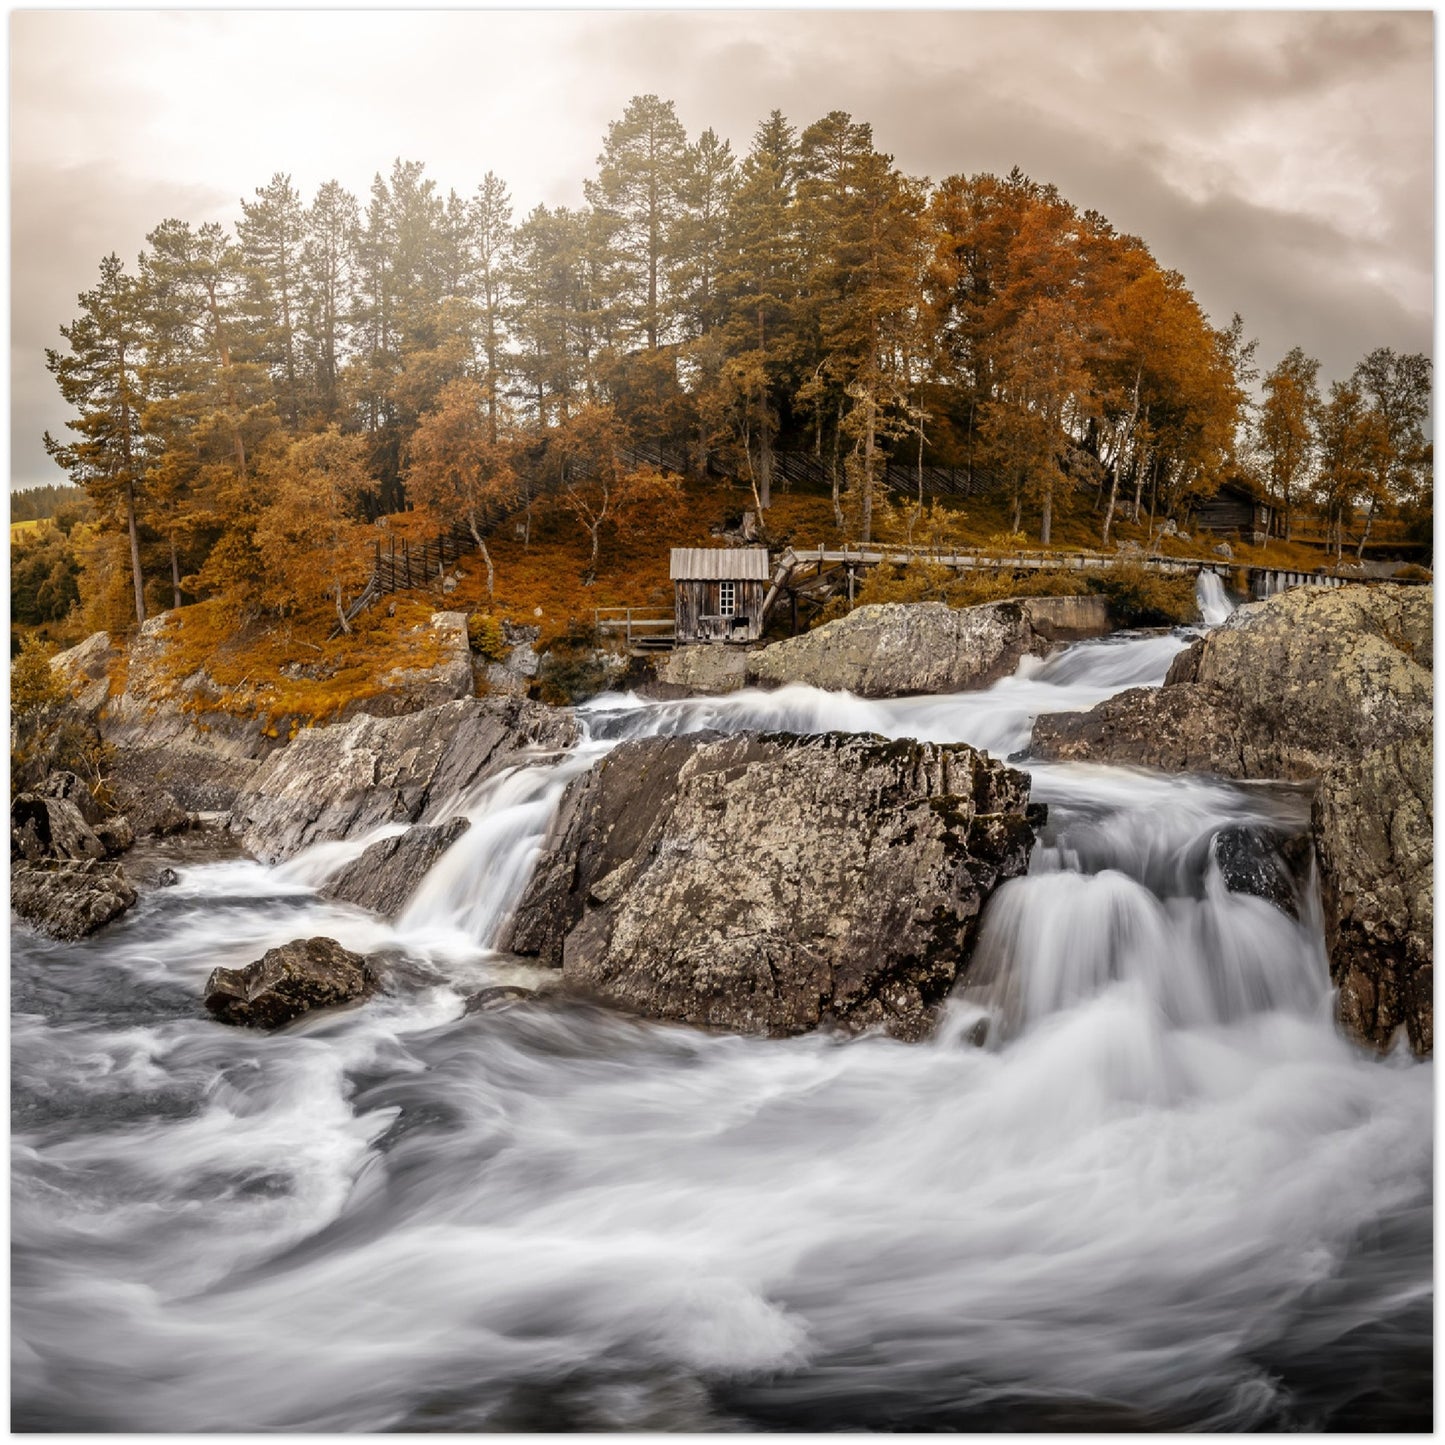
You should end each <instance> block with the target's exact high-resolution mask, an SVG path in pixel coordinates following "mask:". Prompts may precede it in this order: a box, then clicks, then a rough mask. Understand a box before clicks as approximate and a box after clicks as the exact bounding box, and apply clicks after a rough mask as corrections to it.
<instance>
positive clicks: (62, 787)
mask: <svg viewBox="0 0 1445 1445" xmlns="http://www.w3.org/2000/svg"><path fill="white" fill-rule="evenodd" d="M33 791H34V792H36V793H38V794H39V795H40V796H41V797H42V798H64V799H65V800H66V801H67V802H70V803H74V804H75V806H76V808H77V809H78V810H79V812H80V816H81V817H82V818H84V819H85V821H86V822H87V823H89V824H90V825H91V827H94V826H95V825H96V824H97V823H99V822H100V821H101V820H102V819H103V818H104V817H105V810H104V809H103V808H102V807H101V806H100V804H99V803H98V802H96V799H95V794H94V793H92V792H91V790H90V787H89V786H88V785H87V783H86V782H85V780H84V779H83V778H81V777H79V776H78V775H77V774H75V773H72V772H69V771H67V770H65V769H57V770H56V771H55V772H53V773H50V774H49V775H48V776H47V777H46V778H45V780H44V781H43V782H42V783H41V784H40V785H39V787H37V788H35V789H34V790H33Z"/></svg>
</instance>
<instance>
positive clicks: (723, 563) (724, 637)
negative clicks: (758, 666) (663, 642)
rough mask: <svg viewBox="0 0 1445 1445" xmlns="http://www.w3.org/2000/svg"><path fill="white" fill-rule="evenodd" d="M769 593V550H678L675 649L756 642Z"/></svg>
mask: <svg viewBox="0 0 1445 1445" xmlns="http://www.w3.org/2000/svg"><path fill="white" fill-rule="evenodd" d="M767 588H768V549H767V548H766V547H674V548H673V549H672V592H673V608H674V617H675V626H676V632H675V636H676V639H677V642H676V645H677V646H678V647H682V646H684V645H685V644H687V643H689V642H756V641H757V640H758V638H759V637H760V636H762V631H763V597H764V595H765V594H766V592H767Z"/></svg>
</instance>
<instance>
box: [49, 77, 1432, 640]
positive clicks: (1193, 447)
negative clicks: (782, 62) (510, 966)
mask: <svg viewBox="0 0 1445 1445" xmlns="http://www.w3.org/2000/svg"><path fill="white" fill-rule="evenodd" d="M80 308H81V311H80V315H79V316H78V317H77V319H76V320H75V321H74V322H72V323H71V324H70V325H69V326H66V327H62V328H61V334H62V336H63V338H64V340H65V342H66V345H65V347H64V348H59V349H56V350H55V351H52V352H50V353H48V360H49V365H50V368H51V370H52V372H53V373H54V374H55V376H56V378H57V380H58V382H59V384H60V387H61V389H62V391H63V392H64V395H65V397H66V399H67V400H68V401H69V402H70V404H71V405H72V407H73V408H74V410H75V413H76V418H75V420H74V421H73V422H72V423H71V426H72V428H73V430H74V433H75V435H74V437H73V438H72V439H69V440H67V441H63V442H62V441H59V440H57V439H55V438H52V437H47V446H48V447H49V448H50V450H51V452H52V454H53V455H54V456H55V457H56V459H57V460H58V461H59V462H60V464H61V465H62V466H64V467H65V468H66V469H67V470H68V471H69V472H70V474H71V476H72V478H73V479H74V480H75V481H76V482H77V483H78V484H80V485H82V486H83V487H85V489H86V491H87V492H88V493H89V494H90V496H91V498H92V499H93V501H94V503H95V505H96V515H97V517H98V519H99V520H100V525H101V527H102V532H103V538H104V545H102V546H97V547H96V548H94V549H92V552H91V554H90V556H89V557H88V558H87V561H86V566H85V573H84V576H83V578H82V590H83V592H85V593H86V594H87V595H88V596H89V597H91V598H92V599H93V605H94V606H95V607H96V608H97V609H98V613H97V620H98V618H99V613H102V612H104V613H107V617H108V620H109V622H110V625H119V622H120V616H119V614H120V613H121V612H122V611H129V612H131V613H132V614H133V615H134V616H136V617H142V618H143V617H144V615H145V613H146V611H147V608H152V609H153V608H155V607H157V606H170V605H179V604H180V603H181V602H183V601H185V600H188V599H192V598H198V597H202V596H213V595H221V596H224V597H226V598H228V599H230V600H231V601H233V602H234V603H235V604H236V605H237V606H238V607H240V608H243V609H260V608H274V609H278V610H283V611H284V610H286V609H288V608H293V607H297V606H302V605H305V604H306V603H307V602H309V601H311V600H313V599H314V598H315V597H316V596H317V595H318V594H320V593H321V592H323V591H324V592H326V593H328V594H329V595H330V596H331V597H332V600H333V602H334V604H335V607H336V610H337V612H338V614H340V613H341V612H342V611H343V610H344V609H343V603H344V600H345V598H346V596H347V595H348V593H349V591H350V589H353V588H354V587H355V586H356V585H357V584H358V581H359V574H358V568H359V567H360V566H361V565H362V564H363V562H364V552H365V549H364V548H363V547H361V546H359V545H358V543H359V540H360V539H361V538H362V536H363V535H364V531H363V528H362V523H364V521H365V520H367V519H368V518H373V517H375V516H377V515H379V514H381V513H385V512H391V511H394V510H397V509H398V508H400V507H402V506H403V505H404V504H405V502H406V501H407V499H408V498H411V499H414V500H418V501H424V502H429V503H433V504H435V505H436V506H437V507H438V508H439V509H440V510H441V511H443V512H444V513H445V514H446V515H448V516H452V517H455V518H457V519H458V520H460V521H464V522H467V523H469V524H470V525H471V526H472V527H473V529H474V530H475V531H477V532H478V535H479V539H480V540H484V537H483V533H484V530H485V528H484V526H483V525H482V523H483V522H484V521H485V519H486V518H487V517H489V516H493V515H496V514H497V513H498V512H499V511H502V510H506V509H508V508H515V507H522V506H525V505H526V504H527V502H528V499H529V498H530V497H531V496H532V494H533V493H534V491H535V489H536V488H538V487H539V486H543V485H545V486H548V487H549V488H554V489H556V490H557V494H558V496H559V497H560V499H561V500H562V501H563V502H564V503H565V504H566V505H568V506H569V507H570V508H571V510H572V511H573V512H574V513H575V514H576V516H577V518H578V521H579V523H580V524H581V525H582V526H584V527H585V528H586V529H587V530H588V532H589V533H590V536H591V539H592V556H593V561H594V566H595V561H596V556H597V548H598V545H599V538H600V537H601V535H602V533H603V532H604V531H605V530H606V529H607V528H609V527H615V526H626V525H629V524H631V525H634V526H636V525H644V524H646V523H647V521H648V519H649V518H651V519H653V520H654V521H655V520H656V519H657V518H658V517H660V516H664V515H665V511H666V508H667V506H668V504H669V493H670V489H671V486H672V485H673V483H671V482H669V481H668V479H667V478H665V477H663V476H661V475H660V474H658V473H657V472H655V471H653V470H652V469H651V468H649V467H648V466H646V465H642V464H640V461H639V459H640V457H642V456H653V457H657V456H662V455H667V456H669V457H674V458H681V459H683V465H684V467H685V469H687V470H690V471H694V472H703V471H705V470H707V469H708V468H710V467H711V468H715V469H720V470H722V471H723V472H725V473H727V474H730V475H733V476H736V477H738V478H741V479H743V480H744V481H746V482H748V483H750V484H751V486H752V488H753V490H754V493H755V497H756V502H757V505H758V507H759V508H760V509H762V510H764V511H766V509H767V507H768V506H769V505H770V501H771V492H772V488H773V485H774V480H775V478H774V458H775V457H776V455H777V453H778V451H779V450H780V449H783V448H788V449H806V450H808V451H809V452H811V453H812V454H813V455H814V456H815V457H816V458H817V459H819V461H821V462H822V463H823V464H824V465H826V467H827V468H828V470H829V473H830V475H831V476H832V478H833V497H834V507H835V513H836V515H837V518H838V521H839V525H840V526H843V525H847V526H849V527H850V528H851V529H853V532H854V535H856V536H857V537H858V538H860V539H862V540H867V539H868V538H869V536H870V533H871V529H872V512H873V505H874V499H875V495H876V492H877V489H878V487H879V485H880V480H879V479H880V477H881V474H882V469H883V467H884V466H885V465H886V463H887V462H888V461H889V460H890V459H891V460H893V461H894V462H900V461H901V462H905V463H908V464H910V465H911V464H914V463H916V464H917V466H918V467H919V469H920V475H921V468H922V467H923V466H924V465H925V463H928V464H943V465H951V466H961V467H967V468H969V469H970V470H971V471H972V472H973V473H974V474H975V475H976V476H983V477H986V478H988V479H989V480H990V482H991V483H992V485H994V486H995V487H997V488H998V490H999V491H1000V492H1001V493H1002V494H1003V495H1005V496H1007V497H1008V498H1009V499H1010V500H1011V502H1012V507H1013V515H1014V526H1015V530H1017V528H1018V526H1019V525H1021V524H1022V522H1023V521H1024V519H1025V518H1026V517H1027V518H1028V519H1029V520H1030V521H1031V522H1032V523H1036V525H1037V527H1038V531H1039V536H1040V538H1041V540H1042V541H1045V542H1047V541H1048V540H1049V536H1050V530H1051V526H1052V522H1053V517H1054V514H1055V512H1056V511H1057V510H1058V508H1060V507H1063V506H1068V505H1074V504H1076V499H1077V498H1078V497H1079V496H1081V495H1083V496H1089V497H1092V498H1093V499H1094V504H1095V505H1096V506H1097V508H1098V511H1099V513H1100V516H1101V522H1100V526H1101V531H1102V534H1103V539H1104V541H1105V542H1107V541H1108V536H1109V531H1110V529H1111V527H1112V526H1113V524H1114V520H1115V518H1116V516H1117V515H1118V512H1119V509H1120V508H1126V509H1128V511H1129V512H1130V514H1131V515H1132V516H1133V517H1135V518H1136V519H1137V518H1138V516H1139V515H1140V512H1141V509H1143V508H1149V509H1151V510H1152V511H1155V512H1159V513H1164V514H1171V515H1172V514H1175V513H1178V512H1180V511H1181V510H1182V509H1183V508H1185V507H1187V505H1188V503H1189V500H1190V499H1191V498H1192V497H1194V496H1197V495H1199V494H1201V493H1204V492H1208V491H1211V490H1212V489H1214V488H1215V487H1217V486H1218V485H1219V483H1220V481H1221V480H1222V479H1224V478H1225V477H1228V476H1231V475H1236V474H1238V473H1240V472H1241V471H1245V472H1248V471H1250V470H1251V469H1252V468H1255V467H1256V463H1255V460H1254V451H1255V450H1256V448H1254V447H1253V445H1252V443H1253V441H1254V440H1255V439H1256V438H1255V431H1256V429H1255V428H1253V427H1252V426H1251V425H1250V416H1249V412H1250V388H1251V385H1252V384H1253V382H1254V381H1255V380H1256V379H1257V378H1256V375H1255V373H1254V370H1253V353H1254V346H1253V344H1252V343H1250V342H1248V341H1247V340H1246V339H1245V336H1244V332H1243V326H1242V323H1241V322H1240V320H1239V318H1238V317H1235V318H1234V319H1233V321H1232V322H1231V323H1230V325H1228V326H1227V327H1223V328H1216V327H1214V326H1212V325H1211V324H1210V322H1209V320H1208V318H1206V317H1205V316H1204V314H1203V313H1202V311H1201V310H1200V308H1199V306H1198V304H1197V303H1196V301H1195V300H1194V298H1193V296H1192V295H1191V293H1190V291H1189V289H1188V287H1187V285H1186V284H1185V282H1184V279H1183V277H1181V276H1180V275H1179V274H1178V273H1176V272H1172V271H1167V270H1165V269H1163V268H1162V267H1160V266H1159V265H1158V263H1157V262H1156V261H1155V260H1154V258H1153V257H1152V256H1151V255H1150V253H1149V250H1148V248H1147V247H1146V246H1145V244H1144V242H1143V241H1141V240H1139V239H1138V238H1136V237H1132V236H1128V235H1123V234H1120V233H1119V232H1117V231H1115V230H1114V228H1113V227H1112V226H1111V225H1110V224H1109V222H1108V221H1107V220H1105V218H1104V217H1102V216H1100V215H1099V214H1097V213H1096V212H1093V211H1082V212H1081V211H1079V210H1078V209H1077V208H1076V207H1075V206H1074V205H1072V204H1071V203H1070V202H1069V201H1067V200H1065V199H1064V198H1063V197H1062V196H1060V195H1059V194H1058V192H1057V191H1056V190H1055V189H1054V188H1053V187H1051V186H1048V185H1043V184H1040V183H1038V182H1036V181H1033V180H1032V179H1030V178H1029V177H1027V176H1024V175H1023V174H1021V173H1020V172H1019V171H1017V170H1015V171H1014V172H1012V173H1011V174H1010V175H1008V176H1006V177H1002V178H1000V177H997V176H993V175H979V176H971V177H970V176H951V177H949V178H947V179H945V180H943V181H942V182H940V183H938V184H937V185H932V184H930V183H928V182H926V181H923V180H920V179H918V178H915V177H911V176H908V175H905V174H904V173H903V172H902V171H900V170H899V168H898V167H897V166H896V165H895V164H894V162H893V160H892V158H891V157H890V156H888V155H886V154H883V153H882V152H880V151H879V150H878V149H877V148H876V146H875V145H874V141H873V135H872V130H871V128H870V127H869V126H868V125H867V124H865V123H862V122H857V121H854V120H853V119H852V118H851V117H850V116H848V115H846V114H844V113H842V112H833V113H831V114H829V115H827V116H825V117H823V118H822V119H821V120H818V121H815V122H814V123H813V124H811V125H808V126H806V127H805V128H803V129H802V130H801V131H799V130H797V129H796V128H795V127H794V126H792V125H791V124H789V123H788V121H787V120H785V119H784V117H783V116H782V115H781V114H780V113H778V112H776V111H775V112H773V113H772V114H771V115H770V116H769V117H768V118H767V119H766V120H765V121H764V122H763V123H762V124H761V125H760V126H759V127H758V129H757V132H756V134H755V135H754V137H753V139H752V143H751V145H750V147H749V148H748V150H747V153H746V154H745V155H741V156H738V155H735V154H734V153H733V151H732V149H731V147H730V146H729V144H728V142H727V141H725V140H722V139H720V138H719V137H718V136H717V135H716V133H715V132H713V131H712V130H707V131H704V132H703V133H702V134H701V135H700V136H698V137H697V138H695V139H690V138H689V137H688V135H687V134H686V132H685V130H684V128H683V126H682V125H681V123H680V122H679V120H678V118H677V116H676V113H675V111H674V108H673V106H672V104H671V103H670V102H666V101H662V100H659V99H658V98H657V97H656V96H642V97H638V98H636V99H634V100H633V101H632V102H631V103H630V104H629V105H628V107H627V109H626V113H625V114H624V115H623V117H622V118H621V119H620V120H618V121H617V122H615V123H614V124H613V125H612V126H611V127H610V128H609V130H608V134H607V136H606V138H605V141H604V144H603V148H602V152H601V155H600V156H599V157H598V161H597V166H596V170H595V174H594V175H593V177H592V178H591V179H590V180H588V181H587V182H586V185H585V204H584V205H581V206H578V207H575V208H572V207H555V208H553V207H547V206H539V207H537V208H536V209H534V210H533V211H531V212H530V213H529V214H528V215H526V216H524V217H521V218H517V217H515V216H514V214H513V208H512V204H511V200H510V197H509V194H508V190H507V187H506V185H505V184H504V182H503V181H502V180H501V179H499V178H498V177H497V176H495V175H494V174H492V173H490V172H488V173H487V174H486V175H485V176H484V177H483V179H482V180H481V182H480V184H478V185H477V187H476V189H475V190H474V191H473V192H471V193H470V194H467V195H461V194H459V193H457V192H456V191H449V192H447V193H446V194H443V193H442V192H441V191H440V190H439V189H438V187H437V185H436V183H435V182H434V181H433V180H432V179H431V178H430V177H428V176H427V175H426V173H425V170H424V168H423V166H422V165H420V164H419V163H416V162H404V161H400V160H398V161H397V162H396V163H395V165H394V166H393V167H392V170H391V172H390V174H389V175H388V176H382V175H378V176H377V177H376V178H375V180H374V181H373V183H372V186H371V190H370V193H369V195H368V196H367V197H365V198H364V200H363V199H360V198H357V197H355V196H353V195H351V194H350V193H348V192H347V191H346V190H345V189H344V188H343V187H342V186H340V185H339V184H337V183H335V182H328V183H326V184H325V185H323V186H321V187H320V189H319V190H318V191H317V193H316V194H315V195H314V196H313V197H311V198H310V200H309V201H308V200H307V199H306V198H304V197H302V196H301V195H300V194H298V193H297V191H296V190H295V188H294V187H293V185H292V183H291V181H290V179H289V177H287V176H286V175H282V174H278V175H276V176H274V177H273V178H272V180H271V181H270V183H269V184H267V185H266V186H264V187H262V188H261V189H259V190H258V191H257V192H256V193H255V197H254V199H252V200H249V201H245V202H243V203H242V216H241V219H240V221H239V223H238V224H237V226H236V227H235V230H234V233H232V232H230V231H228V230H227V229H226V228H224V227H222V226H220V225H217V224H207V225H201V226H194V225H192V224H190V223H188V222H186V221H182V220H176V219H171V220H166V221H164V222H162V223H161V224H160V225H159V226H157V227H156V229H155V230H154V231H153V232H152V233H151V234H150V236H149V237H148V240H147V249H146V251H145V252H144V253H143V254H142V255H141V256H140V258H139V261H138V264H137V265H136V266H135V267H134V268H133V269H128V268H127V267H126V266H125V265H124V264H123V263H122V262H121V261H120V259H119V258H118V257H116V256H114V255H112V256H109V257H107V258H106V259H105V260H104V261H103V262H102V263H101V269H100V277H99V280H98V282H97V284H96V286H95V287H94V288H93V289H92V290H90V291H88V292H86V293H85V294H84V295H82V296H81V298H80ZM1272 376H1273V374H1272ZM1361 396H1362V398H1364V397H1365V393H1364V392H1362V393H1361ZM1362 404H1364V402H1362ZM1371 404H1372V403H1371ZM1401 435H1402V436H1403V433H1401ZM1263 436H1264V434H1263V432H1260V433H1259V438H1260V439H1262V438H1263ZM1263 444H1264V445H1265V446H1266V448H1267V450H1268V455H1269V457H1270V458H1271V459H1272V460H1271V467H1272V468H1274V461H1273V459H1274V458H1275V457H1276V451H1275V450H1273V448H1275V445H1276V444H1275V442H1274V440H1273V439H1272V434H1271V439H1269V440H1267V441H1265V442H1264V443H1263ZM1402 444H1403V443H1402ZM1317 450H1319V448H1318V447H1317ZM1320 454H1321V455H1323V452H1322V451H1321V453H1320ZM1312 466H1313V463H1312V462H1311V463H1310V464H1309V465H1307V466H1306V468H1305V470H1304V471H1300V470H1298V469H1297V468H1295V467H1294V465H1293V463H1291V465H1290V467H1289V468H1287V469H1286V471H1287V473H1288V477H1287V480H1283V481H1282V480H1281V478H1282V477H1284V476H1285V473H1283V472H1280V471H1279V470H1278V468H1274V469H1273V470H1267V475H1266V481H1267V482H1268V484H1269V485H1276V486H1277V485H1283V486H1284V487H1285V488H1286V491H1287V493H1288V494H1289V495H1294V494H1296V493H1298V491H1299V489H1300V488H1301V487H1302V486H1303V485H1304V482H1303V481H1302V478H1304V477H1305V476H1307V475H1313V473H1312V471H1311V467H1312ZM1351 475H1354V474H1353V473H1352V474H1351ZM1343 485H1344V484H1343V483H1341V486H1342V487H1343ZM1392 485H1393V483H1392ZM920 486H921V483H920ZM1081 489H1083V490H1082V491H1081ZM1341 495H1343V491H1342V492H1341ZM489 565H490V563H489Z"/></svg>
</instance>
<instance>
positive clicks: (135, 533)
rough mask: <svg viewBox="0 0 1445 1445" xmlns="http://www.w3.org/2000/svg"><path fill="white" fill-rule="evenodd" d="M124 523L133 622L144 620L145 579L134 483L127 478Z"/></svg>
mask: <svg viewBox="0 0 1445 1445" xmlns="http://www.w3.org/2000/svg"><path fill="white" fill-rule="evenodd" d="M125 523H126V527H127V529H128V530H129V532H130V576H131V581H132V582H133V583H134V584H135V620H136V621H137V622H144V621H145V620H146V594H145V579H144V577H143V576H142V575H141V570H140V531H139V529H138V528H137V527H136V523H135V483H134V482H132V481H131V480H130V479H129V478H127V479H126V484H125Z"/></svg>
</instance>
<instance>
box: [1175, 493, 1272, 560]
mask: <svg viewBox="0 0 1445 1445" xmlns="http://www.w3.org/2000/svg"><path fill="white" fill-rule="evenodd" d="M1273 512H1274V509H1273V508H1272V507H1271V506H1270V505H1269V503H1268V501H1266V500H1265V498H1263V497H1262V496H1260V495H1259V494H1258V492H1256V491H1255V489H1254V488H1253V487H1251V486H1250V485H1249V483H1248V482H1245V481H1243V480H1240V479H1238V478H1231V479H1230V480H1229V481H1227V482H1225V483H1224V484H1223V485H1222V486H1221V487H1220V488H1219V490H1218V491H1217V492H1216V493H1215V494H1214V495H1213V496H1212V497H1204V498H1202V499H1201V500H1200V501H1198V502H1196V503H1195V505H1194V526H1195V528H1196V529H1197V530H1198V531H1201V532H1238V533H1239V535H1240V536H1241V537H1246V538H1248V539H1249V540H1251V541H1253V542H1254V543H1255V544H1256V545H1258V544H1259V543H1261V542H1263V541H1264V540H1265V538H1266V537H1268V536H1269V532H1270V525H1271V523H1272V522H1273V520H1274V516H1273Z"/></svg>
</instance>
